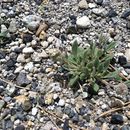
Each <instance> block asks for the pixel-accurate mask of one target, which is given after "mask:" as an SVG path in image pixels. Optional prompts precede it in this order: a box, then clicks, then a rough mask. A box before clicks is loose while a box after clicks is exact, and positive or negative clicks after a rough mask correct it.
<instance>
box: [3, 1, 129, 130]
mask: <svg viewBox="0 0 130 130" xmlns="http://www.w3.org/2000/svg"><path fill="white" fill-rule="evenodd" d="M0 4H1V5H0V16H1V17H0V18H1V19H0V22H1V23H0V24H1V27H0V30H1V33H6V36H7V37H6V38H5V39H4V40H1V41H0V130H62V129H63V130H80V129H81V130H100V129H101V130H130V107H129V106H130V105H129V104H130V103H129V102H130V87H129V86H126V85H125V84H124V83H119V84H116V83H114V82H113V81H111V82H110V84H113V86H114V87H111V86H109V85H108V86H101V88H100V90H99V92H98V94H97V95H92V93H90V92H89V90H88V89H87V85H86V84H84V85H83V86H82V87H83V89H84V91H85V92H86V94H87V96H85V97H84V95H82V91H81V90H80V89H79V90H78V91H76V92H73V91H72V89H70V88H69V87H68V86H67V82H66V80H67V78H68V77H67V76H66V75H65V74H64V73H63V72H62V70H60V63H59V62H55V61H54V60H52V57H55V56H56V55H59V54H61V53H65V52H66V51H70V49H71V45H72V43H73V42H74V41H75V40H77V41H78V44H79V46H81V47H87V46H89V43H90V41H93V42H96V43H97V44H99V43H98V38H99V35H100V34H103V35H105V36H106V37H107V38H108V40H109V41H113V40H114V41H116V43H117V46H116V49H115V57H116V67H117V68H118V69H120V71H121V72H122V74H123V75H124V76H126V77H127V78H128V79H129V78H130V49H129V47H130V0H81V1H80V0H43V1H42V0H2V1H0ZM126 63H127V65H126ZM109 110H110V111H113V110H114V111H113V112H109V114H108V115H107V113H106V114H105V115H104V116H103V115H101V114H102V113H104V112H106V111H109Z"/></svg>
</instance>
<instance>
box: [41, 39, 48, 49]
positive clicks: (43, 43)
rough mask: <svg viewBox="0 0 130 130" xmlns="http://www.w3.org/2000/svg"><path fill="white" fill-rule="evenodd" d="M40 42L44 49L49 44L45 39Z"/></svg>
mask: <svg viewBox="0 0 130 130" xmlns="http://www.w3.org/2000/svg"><path fill="white" fill-rule="evenodd" d="M40 44H41V45H42V47H43V48H44V49H45V48H47V47H48V45H49V43H48V42H47V41H42V42H41V43H40Z"/></svg>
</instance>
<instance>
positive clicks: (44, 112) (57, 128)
mask: <svg viewBox="0 0 130 130" xmlns="http://www.w3.org/2000/svg"><path fill="white" fill-rule="evenodd" d="M42 111H43V112H44V113H45V114H46V115H47V116H48V118H49V119H50V120H51V122H52V123H53V124H54V125H55V126H56V128H57V129H58V130H60V128H59V127H58V126H57V124H56V123H55V122H54V121H53V120H52V118H51V117H50V116H49V115H48V113H47V112H46V111H45V110H44V109H42Z"/></svg>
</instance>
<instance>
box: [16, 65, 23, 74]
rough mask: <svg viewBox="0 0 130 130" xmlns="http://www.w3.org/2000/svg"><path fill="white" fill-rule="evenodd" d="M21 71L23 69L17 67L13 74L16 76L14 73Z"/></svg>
mask: <svg viewBox="0 0 130 130" xmlns="http://www.w3.org/2000/svg"><path fill="white" fill-rule="evenodd" d="M22 69H23V67H22V66H19V67H17V68H16V69H15V71H14V73H15V74H16V73H19V72H20V71H21V70H22Z"/></svg>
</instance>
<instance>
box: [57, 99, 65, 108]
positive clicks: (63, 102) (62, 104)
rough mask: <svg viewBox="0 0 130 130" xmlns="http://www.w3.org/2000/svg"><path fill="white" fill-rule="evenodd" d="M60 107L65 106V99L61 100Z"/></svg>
mask: <svg viewBox="0 0 130 130" xmlns="http://www.w3.org/2000/svg"><path fill="white" fill-rule="evenodd" d="M58 105H59V106H61V107H63V106H64V105H65V100H64V99H60V100H59V102H58Z"/></svg>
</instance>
